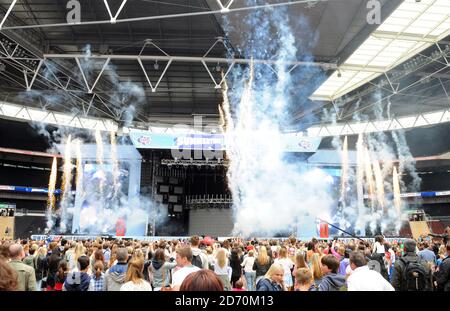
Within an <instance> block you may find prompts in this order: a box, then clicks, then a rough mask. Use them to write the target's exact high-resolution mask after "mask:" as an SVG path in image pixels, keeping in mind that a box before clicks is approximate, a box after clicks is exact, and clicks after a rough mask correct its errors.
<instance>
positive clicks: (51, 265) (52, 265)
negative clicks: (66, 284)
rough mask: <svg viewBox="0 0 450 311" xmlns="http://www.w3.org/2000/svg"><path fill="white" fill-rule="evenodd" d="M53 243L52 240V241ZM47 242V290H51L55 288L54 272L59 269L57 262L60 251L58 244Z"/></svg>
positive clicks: (60, 258) (59, 258) (59, 259)
mask: <svg viewBox="0 0 450 311" xmlns="http://www.w3.org/2000/svg"><path fill="white" fill-rule="evenodd" d="M52 243H53V242H52ZM52 243H50V244H49V249H50V252H51V253H50V256H48V257H47V262H48V273H47V290H48V291H52V290H54V289H55V284H56V274H57V273H58V269H59V262H60V261H61V260H62V257H61V251H60V250H59V247H58V245H57V244H56V243H55V244H52Z"/></svg>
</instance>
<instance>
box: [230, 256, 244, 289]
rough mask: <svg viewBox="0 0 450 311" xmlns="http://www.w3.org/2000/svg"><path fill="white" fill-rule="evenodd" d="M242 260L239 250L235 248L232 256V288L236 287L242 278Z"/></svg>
mask: <svg viewBox="0 0 450 311" xmlns="http://www.w3.org/2000/svg"><path fill="white" fill-rule="evenodd" d="M241 263H242V261H241V258H240V257H239V249H238V248H233V249H232V250H231V256H230V267H231V287H236V282H237V281H238V280H240V278H241V277H242V267H241Z"/></svg>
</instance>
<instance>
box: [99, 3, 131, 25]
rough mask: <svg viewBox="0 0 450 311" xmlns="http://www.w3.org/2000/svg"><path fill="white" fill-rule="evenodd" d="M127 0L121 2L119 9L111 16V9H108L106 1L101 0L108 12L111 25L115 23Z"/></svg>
mask: <svg viewBox="0 0 450 311" xmlns="http://www.w3.org/2000/svg"><path fill="white" fill-rule="evenodd" d="M127 1H128V0H122V4H121V5H120V7H119V9H118V10H117V12H116V14H115V15H114V16H113V15H112V13H111V8H110V7H109V3H108V0H103V2H104V3H105V6H106V9H107V10H108V14H109V17H111V20H110V22H111V24H115V23H116V22H117V17H119V14H120V12H121V11H122V9H123V7H124V6H125V4H126V3H127Z"/></svg>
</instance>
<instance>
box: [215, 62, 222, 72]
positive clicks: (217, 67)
mask: <svg viewBox="0 0 450 311" xmlns="http://www.w3.org/2000/svg"><path fill="white" fill-rule="evenodd" d="M220 69H221V68H220V64H219V62H217V66H216V71H217V72H219V71H220Z"/></svg>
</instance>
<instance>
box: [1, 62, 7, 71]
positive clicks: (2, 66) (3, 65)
mask: <svg viewBox="0 0 450 311" xmlns="http://www.w3.org/2000/svg"><path fill="white" fill-rule="evenodd" d="M5 70H6V66H5V64H4V63H0V72H4V71H5Z"/></svg>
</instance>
